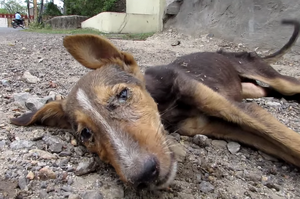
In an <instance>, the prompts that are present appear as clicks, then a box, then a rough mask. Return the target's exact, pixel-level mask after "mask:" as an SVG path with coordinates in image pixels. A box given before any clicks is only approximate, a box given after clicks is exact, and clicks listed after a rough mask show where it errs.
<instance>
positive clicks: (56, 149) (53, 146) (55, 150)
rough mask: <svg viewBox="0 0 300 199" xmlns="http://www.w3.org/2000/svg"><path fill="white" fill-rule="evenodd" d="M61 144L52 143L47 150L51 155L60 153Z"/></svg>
mask: <svg viewBox="0 0 300 199" xmlns="http://www.w3.org/2000/svg"><path fill="white" fill-rule="evenodd" d="M62 148H63V144H62V143H59V142H57V143H53V144H51V145H50V146H49V150H50V151H51V152H53V153H60V152H61V151H62Z"/></svg>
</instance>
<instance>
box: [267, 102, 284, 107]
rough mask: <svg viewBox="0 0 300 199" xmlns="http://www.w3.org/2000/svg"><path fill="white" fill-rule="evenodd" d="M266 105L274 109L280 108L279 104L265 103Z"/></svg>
mask: <svg viewBox="0 0 300 199" xmlns="http://www.w3.org/2000/svg"><path fill="white" fill-rule="evenodd" d="M266 105H267V106H270V107H276V108H278V107H280V106H281V104H280V103H279V102H267V103H266Z"/></svg>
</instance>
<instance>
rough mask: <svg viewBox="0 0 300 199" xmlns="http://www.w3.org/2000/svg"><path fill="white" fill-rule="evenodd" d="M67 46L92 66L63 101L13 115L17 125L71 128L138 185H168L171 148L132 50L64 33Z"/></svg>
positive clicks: (172, 164)
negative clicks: (126, 50)
mask: <svg viewBox="0 0 300 199" xmlns="http://www.w3.org/2000/svg"><path fill="white" fill-rule="evenodd" d="M64 46H65V48H66V49H67V50H68V51H69V53H70V54H71V55H72V56H73V57H74V58H75V59H76V60H77V61H78V62H79V63H81V64H82V65H83V66H85V67H87V68H90V69H93V70H92V71H90V72H89V73H87V74H86V75H85V76H83V77H82V78H81V79H80V80H79V81H78V82H77V84H76V85H75V86H74V88H73V89H72V90H71V92H70V93H69V95H68V97H67V98H66V99H64V100H61V101H52V102H50V103H48V104H46V105H45V106H44V107H42V108H41V109H40V110H38V111H36V112H32V113H27V114H24V115H22V116H20V117H19V118H12V119H11V122H12V123H13V124H16V125H22V126H28V125H32V124H40V125H44V126H53V127H58V128H68V129H73V130H74V132H75V133H74V134H75V135H76V137H77V139H78V140H80V142H82V144H83V145H85V146H86V148H87V149H88V150H89V151H90V152H92V153H96V154H98V155H99V157H100V158H101V159H102V160H103V161H105V162H107V163H110V164H111V165H112V166H113V167H114V168H115V170H116V172H117V174H118V175H119V176H120V178H121V179H122V180H123V181H124V182H127V183H129V184H132V185H134V186H136V187H139V186H144V185H147V186H150V187H151V188H152V187H153V188H154V187H156V188H164V187H166V186H167V185H168V184H169V183H170V182H171V181H172V180H173V178H174V176H175V173H176V161H175V158H174V155H173V153H172V152H171V151H170V149H169V146H168V142H167V140H166V137H165V130H164V128H163V125H162V124H161V120H160V115H159V112H158V109H157V105H156V103H155V102H154V100H153V98H152V97H151V96H150V95H149V93H148V92H147V91H146V89H145V82H144V78H143V75H142V73H141V71H140V69H139V67H138V65H137V63H136V61H135V60H134V58H133V57H132V55H130V54H128V53H125V52H121V51H119V50H118V49H117V48H116V47H114V46H113V44H111V43H110V42H109V41H108V40H106V39H104V38H102V37H99V36H95V35H75V36H67V37H65V38H64Z"/></svg>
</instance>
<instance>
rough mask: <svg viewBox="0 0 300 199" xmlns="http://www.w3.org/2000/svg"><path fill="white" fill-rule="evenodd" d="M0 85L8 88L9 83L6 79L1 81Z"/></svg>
mask: <svg viewBox="0 0 300 199" xmlns="http://www.w3.org/2000/svg"><path fill="white" fill-rule="evenodd" d="M1 84H2V85H3V86H9V81H8V80H6V79H2V80H1Z"/></svg>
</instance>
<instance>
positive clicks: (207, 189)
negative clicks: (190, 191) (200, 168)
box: [199, 181, 215, 193]
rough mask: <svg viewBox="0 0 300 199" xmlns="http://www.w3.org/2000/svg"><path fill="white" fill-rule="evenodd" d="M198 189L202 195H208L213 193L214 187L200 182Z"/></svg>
mask: <svg viewBox="0 0 300 199" xmlns="http://www.w3.org/2000/svg"><path fill="white" fill-rule="evenodd" d="M199 189H200V191H201V192H203V193H209V192H213V191H214V189H215V187H214V186H213V185H212V184H211V183H209V182H206V181H202V182H201V183H200V184H199Z"/></svg>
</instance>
